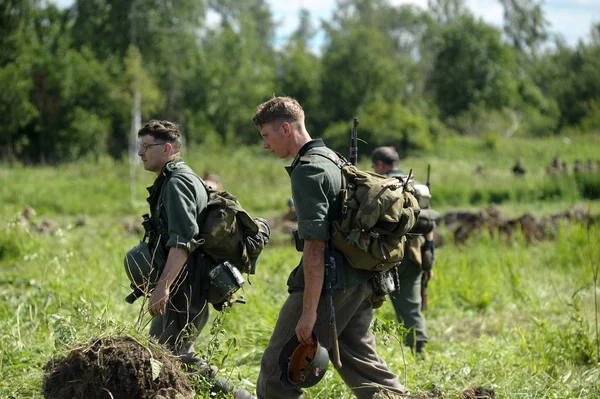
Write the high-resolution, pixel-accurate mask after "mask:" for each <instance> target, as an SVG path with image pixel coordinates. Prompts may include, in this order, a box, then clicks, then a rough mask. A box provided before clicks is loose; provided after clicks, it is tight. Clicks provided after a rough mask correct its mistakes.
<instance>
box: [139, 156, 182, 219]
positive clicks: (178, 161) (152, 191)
mask: <svg viewBox="0 0 600 399" xmlns="http://www.w3.org/2000/svg"><path fill="white" fill-rule="evenodd" d="M183 164H184V162H183V158H175V159H173V160H172V161H169V162H167V163H166V164H165V166H163V168H162V170H161V171H160V174H159V175H158V177H157V178H156V180H154V183H153V184H152V185H151V186H150V187H146V190H148V194H149V196H148V198H147V199H146V201H148V203H149V204H150V209H154V206H155V205H156V203H157V201H158V197H159V196H160V192H161V190H162V186H163V184H164V183H165V181H166V180H167V179H168V178H169V177H170V176H171V173H173V170H175V169H177V168H179V167H180V166H182V165H183ZM153 205H154V206H153Z"/></svg>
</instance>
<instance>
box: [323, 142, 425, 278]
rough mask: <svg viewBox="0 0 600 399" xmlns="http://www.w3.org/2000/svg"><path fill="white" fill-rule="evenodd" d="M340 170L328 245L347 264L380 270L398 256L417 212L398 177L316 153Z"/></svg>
mask: <svg viewBox="0 0 600 399" xmlns="http://www.w3.org/2000/svg"><path fill="white" fill-rule="evenodd" d="M317 154H318V155H321V156H324V157H326V158H328V159H329V160H331V161H332V162H334V163H335V164H336V165H337V166H338V167H339V168H340V170H341V172H342V194H341V195H342V210H341V216H340V218H339V219H338V220H335V221H334V222H333V223H332V224H331V238H330V241H331V244H332V245H333V246H334V247H335V248H336V249H338V250H339V251H340V252H342V254H343V255H344V257H345V258H346V260H347V261H348V263H349V264H350V266H352V267H354V268H357V269H366V270H372V271H384V270H388V269H390V268H392V267H394V266H397V265H398V263H400V261H402V258H403V257H404V248H405V242H406V234H407V233H408V232H409V231H410V230H411V229H412V227H413V226H414V225H415V222H416V220H417V217H418V216H419V212H420V208H419V203H418V201H417V199H416V198H415V196H414V194H415V192H414V189H413V187H412V186H411V185H410V184H405V181H404V179H403V178H402V177H389V176H383V175H379V174H377V173H374V172H368V171H363V170H360V169H358V168H357V167H356V166H354V165H352V164H351V163H350V162H348V161H347V160H346V159H345V158H344V157H343V156H342V155H341V154H339V153H336V155H337V158H336V157H335V156H333V154H331V153H328V154H325V153H321V152H317Z"/></svg>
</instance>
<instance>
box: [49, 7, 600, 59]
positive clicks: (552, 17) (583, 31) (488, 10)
mask: <svg viewBox="0 0 600 399" xmlns="http://www.w3.org/2000/svg"><path fill="white" fill-rule="evenodd" d="M49 1H51V2H54V3H56V4H58V5H59V6H62V7H68V6H70V5H71V4H73V0H49ZM389 1H390V3H391V4H394V5H400V4H415V5H418V6H420V7H423V8H426V7H427V0H389ZM268 2H269V3H270V4H271V10H272V12H273V15H274V18H275V20H276V21H277V26H278V31H277V35H278V39H279V40H278V41H280V40H285V39H286V38H287V36H288V35H289V34H290V33H291V32H292V31H294V30H295V29H296V27H297V26H298V13H299V10H300V9H301V8H306V9H307V10H309V11H310V13H311V17H312V20H313V23H314V26H315V27H318V26H319V23H318V21H319V20H321V19H329V18H330V17H331V13H332V11H333V9H334V7H335V0H268ZM466 4H467V7H468V8H469V9H470V10H471V12H473V14H475V15H476V16H478V17H482V18H483V19H484V20H485V21H486V22H488V23H490V24H492V25H494V26H497V27H499V28H500V27H501V26H502V19H503V17H502V14H503V12H502V6H501V5H500V2H499V1H498V0H466ZM543 8H544V13H545V17H546V19H547V20H548V21H549V22H550V31H551V32H552V33H557V34H560V35H561V36H562V37H563V38H564V39H565V40H566V41H567V42H568V43H569V44H570V45H575V44H577V41H578V40H579V39H582V40H584V41H586V42H588V41H589V39H590V28H591V26H592V23H596V22H600V0H545V2H544V5H543ZM321 37H322V36H321V35H317V38H316V39H315V43H314V45H315V46H316V47H319V46H320V43H319V41H320V40H322V39H321Z"/></svg>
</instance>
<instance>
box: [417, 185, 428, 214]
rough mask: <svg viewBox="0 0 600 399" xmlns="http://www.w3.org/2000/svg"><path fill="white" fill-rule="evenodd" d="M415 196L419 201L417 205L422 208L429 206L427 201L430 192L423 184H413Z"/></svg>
mask: <svg viewBox="0 0 600 399" xmlns="http://www.w3.org/2000/svg"><path fill="white" fill-rule="evenodd" d="M414 188H415V194H416V195H415V197H417V200H418V201H419V207H420V208H422V209H425V208H428V207H429V201H430V200H431V194H430V193H429V187H427V186H426V185H425V184H415V185H414Z"/></svg>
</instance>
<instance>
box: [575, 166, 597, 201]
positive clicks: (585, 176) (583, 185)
mask: <svg viewBox="0 0 600 399" xmlns="http://www.w3.org/2000/svg"><path fill="white" fill-rule="evenodd" d="M575 183H576V184H577V188H578V189H579V194H580V195H581V197H582V198H587V199H598V198H600V175H599V174H598V173H593V172H591V173H590V172H588V173H586V172H584V173H577V174H575Z"/></svg>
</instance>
